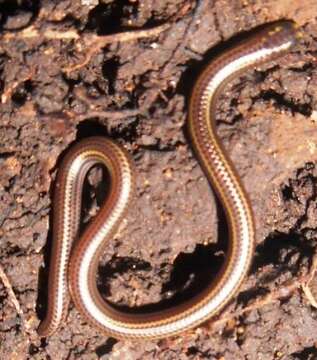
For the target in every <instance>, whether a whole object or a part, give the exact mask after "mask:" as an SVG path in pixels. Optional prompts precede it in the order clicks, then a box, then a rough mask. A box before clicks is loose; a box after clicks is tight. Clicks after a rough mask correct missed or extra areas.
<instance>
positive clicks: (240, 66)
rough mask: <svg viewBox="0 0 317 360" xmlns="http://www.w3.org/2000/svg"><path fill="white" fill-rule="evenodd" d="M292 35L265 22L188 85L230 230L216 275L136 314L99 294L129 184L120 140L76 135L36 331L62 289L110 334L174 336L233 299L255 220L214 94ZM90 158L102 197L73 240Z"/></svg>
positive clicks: (198, 137)
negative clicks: (104, 181)
mask: <svg viewBox="0 0 317 360" xmlns="http://www.w3.org/2000/svg"><path fill="white" fill-rule="evenodd" d="M298 37H299V33H298V32H297V30H296V26H295V24H294V23H293V22H291V21H280V22H277V23H275V24H271V25H269V26H267V27H266V28H264V29H263V30H261V31H260V32H258V33H256V34H255V35H253V36H251V37H249V38H248V39H246V40H244V41H243V42H242V43H240V44H239V45H237V46H235V47H234V48H232V49H229V50H227V51H225V52H224V53H223V54H222V55H220V56H218V57H217V58H215V59H214V60H212V61H211V62H210V63H209V64H208V66H207V67H206V68H205V70H204V71H203V72H202V74H201V75H200V76H199V78H198V80H197V82H196V83H195V86H194V89H193V92H192V95H191V98H190V104H189V120H188V126H189V133H190V136H191V139H192V143H193V147H194V150H195V153H196V155H197V157H198V160H199V162H200V164H201V166H202V168H203V170H204V172H205V174H206V177H207V179H208V181H209V183H210V185H211V186H212V188H213V189H214V190H215V192H216V193H217V195H218V197H219V199H220V201H221V203H222V205H223V207H224V209H225V212H226V217H227V221H228V228H229V230H230V231H229V233H230V234H229V235H230V236H229V249H228V253H227V254H226V260H225V263H224V265H223V267H222V270H221V271H220V273H219V274H218V276H217V277H216V279H215V280H214V281H213V282H212V283H211V284H209V286H208V287H207V288H206V289H204V290H203V291H202V292H201V293H200V294H198V295H197V296H195V297H194V298H193V299H190V300H188V301H186V302H185V303H182V304H180V305H177V306H174V307H172V308H170V309H166V310H162V311H160V312H159V311H157V312H153V313H147V314H139V313H132V312H129V313H128V312H123V311H119V310H118V309H115V308H114V307H112V306H111V305H110V304H108V303H107V302H106V301H104V300H103V299H102V297H101V295H100V294H99V292H98V290H97V285H96V274H97V266H98V260H99V257H100V255H101V253H102V252H103V250H104V248H105V246H106V245H107V242H108V241H109V240H110V239H111V238H112V237H113V236H114V234H115V232H116V229H117V227H118V225H119V223H120V221H121V220H122V217H123V216H124V214H125V211H126V209H127V208H128V205H129V200H130V198H131V196H132V193H133V187H134V185H133V178H134V174H133V170H132V165H131V162H130V160H129V157H128V154H127V153H126V152H125V151H124V150H123V149H122V148H121V147H120V146H118V145H116V144H115V143H114V142H112V141H111V140H108V139H105V138H102V137H91V138H87V139H85V140H82V141H81V142H79V143H77V144H76V145H75V146H73V147H72V148H71V149H70V150H69V151H68V153H67V154H66V156H65V157H64V159H63V161H62V163H61V165H60V168H59V171H58V174H57V180H56V188H55V194H54V213H53V245H52V246H53V247H52V251H51V262H50V272H49V284H48V291H49V296H48V310H47V314H46V318H45V319H44V320H43V321H42V323H41V324H40V327H39V329H38V332H39V335H40V336H48V335H51V334H52V333H53V332H55V331H56V330H57V328H58V327H59V326H60V324H61V322H62V321H63V320H64V319H65V315H66V312H67V307H68V302H69V295H68V287H69V288H70V293H71V298H72V300H73V302H74V304H75V306H76V308H77V309H78V310H79V312H80V313H81V314H82V316H83V317H84V318H85V319H87V320H88V322H89V323H90V324H92V325H93V326H96V327H97V328H98V329H100V330H101V331H102V332H104V333H106V334H108V335H111V336H114V337H117V338H136V339H137V338H147V339H149V338H162V337H167V336H171V335H175V334H178V333H180V332H182V331H184V330H186V329H189V328H192V327H195V326H197V325H199V324H201V323H202V322H203V321H205V320H207V319H208V318H210V317H212V316H214V315H215V314H216V313H218V312H219V311H220V310H221V309H222V308H223V307H224V306H225V305H226V304H227V303H228V302H229V301H230V300H231V299H232V297H233V296H234V295H235V294H236V292H237V290H238V289H239V287H240V285H241V282H242V281H243V279H244V278H245V275H246V273H247V271H248V269H249V266H250V262H251V260H252V254H253V247H254V225H253V215H252V211H251V207H250V205H249V202H248V198H247V195H246V193H245V191H244V189H243V186H242V184H241V182H240V181H239V178H238V176H237V175H236V173H235V170H234V167H233V165H232V164H231V162H230V160H229V159H228V158H227V155H226V152H225V151H224V149H223V148H222V146H221V144H220V141H219V139H218V137H217V135H216V129H215V105H216V100H217V98H218V95H219V93H220V90H221V89H223V87H224V86H225V85H226V84H227V83H228V81H230V80H231V79H232V78H233V77H236V76H237V75H238V74H240V73H241V72H242V71H244V70H246V69H247V68H249V67H251V66H255V65H257V64H259V63H262V62H266V61H269V60H271V59H272V58H274V57H277V56H280V55H281V54H283V53H284V52H285V51H287V50H289V49H290V48H291V47H292V46H293V45H294V44H295V43H296V39H297V38H298ZM94 164H103V165H104V166H105V167H106V168H107V170H108V172H109V174H110V178H111V180H110V191H109V196H108V197H107V199H106V200H105V203H104V204H103V205H102V207H101V209H100V211H99V213H98V214H97V215H96V217H95V218H94V219H93V220H92V221H91V223H90V224H89V225H88V227H87V228H86V230H85V231H84V233H83V234H82V235H80V236H79V239H77V240H76V243H75V245H74V246H72V243H73V240H74V239H75V238H77V237H78V231H79V230H78V229H79V224H80V213H81V194H82V188H83V182H84V179H85V176H86V174H87V172H88V171H89V169H91V167H92V166H93V165H94ZM72 247H73V249H72Z"/></svg>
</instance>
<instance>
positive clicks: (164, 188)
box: [0, 0, 317, 360]
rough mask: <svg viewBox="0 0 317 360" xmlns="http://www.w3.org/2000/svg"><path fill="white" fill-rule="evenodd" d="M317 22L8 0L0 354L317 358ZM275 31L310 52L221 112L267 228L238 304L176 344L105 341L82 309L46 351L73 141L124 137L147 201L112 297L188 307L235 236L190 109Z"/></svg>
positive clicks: (121, 251) (117, 255)
mask: <svg viewBox="0 0 317 360" xmlns="http://www.w3.org/2000/svg"><path fill="white" fill-rule="evenodd" d="M56 4H57V5H56ZM316 14H317V3H316V2H315V1H313V0H302V1H289V0H281V1H275V0H261V1H248V0H240V1H238V0H218V1H208V0H206V1H203V0H201V1H196V2H195V1H190V0H173V1H172V0H161V1H149V0H139V1H137V0H117V1H114V0H99V1H97V0H86V1H84V0H81V1H80V0H60V1H50V0H42V1H36V0H0V28H1V30H0V31H1V34H0V237H1V246H0V264H1V267H2V269H3V272H2V273H1V272H0V275H1V276H0V359H75V358H78V359H97V358H101V359H131V360H134V359H164V360H165V359H217V360H231V359H235V360H236V359H248V360H253V359H254V360H257V359H263V360H264V359H265V360H266V359H298V360H300V359H301V360H302V359H316V358H317V345H316V344H317V331H316V329H317V310H316V308H315V306H316V302H317V300H315V294H316V298H317V283H316V280H315V279H314V273H315V270H316V267H317V265H316V264H317V261H316V258H315V256H314V254H315V252H316V250H315V249H316V246H317V242H316V238H317V207H316V198H317V163H316V160H317V127H316V126H317V125H316V122H317V113H316V110H315V109H316V105H317V63H316V54H317V37H316V34H317V20H316ZM278 19H293V20H295V21H296V22H297V23H298V25H299V26H300V28H301V30H302V32H303V34H304V35H303V38H302V39H301V41H300V43H299V44H298V45H297V46H296V47H295V48H294V49H293V50H292V51H291V52H290V53H289V54H287V55H286V56H284V57H283V58H280V59H278V60H276V61H274V62H272V63H267V64H265V65H263V66H261V67H258V68H257V69H256V70H251V71H249V72H247V73H246V74H245V75H243V76H242V77H241V78H239V79H238V80H236V81H234V83H233V84H231V85H230V86H228V88H227V89H226V91H225V93H224V94H223V96H222V97H221V99H220V101H219V106H218V119H219V123H218V124H219V126H218V130H219V135H220V137H221V139H222V141H223V143H224V145H225V147H226V148H227V150H228V152H229V154H230V156H231V158H232V160H233V162H234V164H235V166H236V168H237V171H238V173H239V175H240V176H241V178H242V181H243V183H244V185H245V188H246V189H247V192H248V194H249V196H250V199H251V204H252V208H253V211H254V217H255V221H256V229H257V236H256V244H257V247H256V252H255V255H254V262H253V266H252V269H251V271H250V274H249V276H248V278H247V279H246V280H245V282H244V284H243V287H242V289H241V291H240V293H239V295H238V296H237V297H236V298H235V299H234V301H233V302H232V303H231V304H230V305H229V306H228V307H227V308H226V309H225V311H223V312H222V313H221V314H220V315H219V317H218V318H217V319H213V320H212V321H209V322H208V323H207V324H204V325H203V326H201V327H199V328H197V329H194V330H192V331H189V332H186V333H185V334H182V335H181V336H177V337H174V338H171V339H166V340H160V341H139V342H132V341H118V340H116V339H113V338H107V337H105V336H103V335H100V334H99V333H98V331H96V330H95V329H93V328H91V327H90V326H89V325H87V324H86V322H85V320H84V319H83V318H81V316H80V315H79V313H78V312H77V310H76V309H75V308H74V307H73V306H71V308H70V311H69V316H68V318H67V321H66V323H65V324H64V325H63V326H62V328H61V329H60V330H59V331H58V332H57V333H56V334H55V335H54V336H51V337H50V338H48V339H46V340H40V339H38V337H37V335H36V328H37V326H38V324H39V321H40V320H39V319H40V318H42V317H43V316H44V313H45V309H46V290H47V289H46V282H47V268H48V254H49V246H48V245H46V243H47V241H48V242H49V241H50V239H51V233H50V221H51V205H52V198H51V194H52V189H53V185H54V179H55V175H56V170H57V168H58V164H59V160H60V155H61V154H62V153H63V151H64V150H66V149H67V148H68V147H69V146H71V143H72V142H73V141H76V140H79V139H81V138H84V137H87V136H89V135H96V134H99V135H105V136H109V137H112V138H114V139H116V140H117V141H118V142H120V143H121V144H122V145H123V146H125V147H126V148H127V149H128V151H129V152H130V154H131V155H132V156H133V158H134V160H135V164H136V173H137V174H136V182H137V194H136V196H135V201H134V204H133V205H132V206H131V211H129V213H128V214H127V217H126V219H125V221H124V222H123V224H122V226H121V227H120V229H119V232H118V234H117V236H116V237H115V238H114V239H113V241H111V242H110V243H109V246H108V248H107V251H106V253H105V254H104V256H103V258H102V259H101V262H100V276H99V282H100V283H101V288H102V290H103V292H104V295H105V296H107V299H108V300H110V301H113V302H115V303H118V304H122V305H129V306H132V307H133V306H140V305H144V304H152V303H160V302H161V303H164V300H167V299H170V298H173V297H174V300H173V301H178V300H179V299H180V298H182V297H184V296H188V294H190V293H191V290H192V291H195V290H197V288H199V287H200V286H203V285H204V283H205V282H206V279H207V278H208V276H207V275H206V274H211V273H212V274H213V273H215V271H216V270H217V269H218V268H219V264H220V263H221V261H222V259H223V251H222V250H223V249H224V245H223V244H222V241H221V238H220V239H219V241H218V229H219V232H220V234H221V233H222V230H223V228H224V224H223V221H222V216H221V211H220V209H217V206H216V203H215V201H214V196H213V193H212V191H211V189H210V188H209V185H208V183H207V181H206V179H205V177H204V175H203V172H202V170H201V168H200V166H199V164H198V162H197V160H196V158H195V156H194V155H193V153H192V148H191V144H190V141H189V139H188V137H187V135H186V133H185V131H184V128H185V122H186V118H187V101H188V98H189V95H190V91H191V88H192V85H193V83H194V81H195V79H196V77H197V74H198V73H199V72H200V71H201V69H202V68H203V66H204V65H205V64H206V63H207V62H208V61H209V60H210V59H211V58H212V57H213V56H214V55H215V54H216V53H220V52H221V51H223V50H225V48H226V47H227V46H228V45H227V44H228V40H229V39H230V38H235V39H239V36H241V35H240V34H242V33H244V32H250V31H251V32H252V29H256V28H257V27H258V26H259V25H261V24H265V23H268V22H272V21H275V20H278ZM139 30H143V33H139V32H138V31H139ZM255 31H256V30H255ZM90 180H91V181H90V182H91V184H90V189H89V191H88V193H89V194H88V195H89V196H87V200H86V201H85V209H86V211H85V214H86V215H85V219H86V220H88V219H89V217H90V214H93V213H94V211H95V210H96V197H97V200H98V188H99V187H100V186H98V181H97V180H98V173H92V175H91V179H90ZM99 185H100V184H99ZM97 203H98V201H97ZM219 219H220V221H219ZM48 244H49V243H48ZM175 297H176V300H175ZM158 306H159V305H158Z"/></svg>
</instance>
